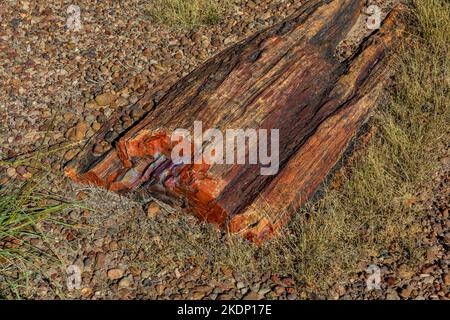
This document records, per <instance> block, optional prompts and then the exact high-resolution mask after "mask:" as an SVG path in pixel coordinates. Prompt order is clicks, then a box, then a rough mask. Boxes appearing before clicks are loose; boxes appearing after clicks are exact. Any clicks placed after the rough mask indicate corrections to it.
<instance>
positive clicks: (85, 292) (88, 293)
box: [81, 287, 93, 298]
mask: <svg viewBox="0 0 450 320" xmlns="http://www.w3.org/2000/svg"><path fill="white" fill-rule="evenodd" d="M92 293H93V291H92V289H91V288H89V287H86V288H83V289H81V295H82V296H83V298H89V297H90V296H91V295H92Z"/></svg>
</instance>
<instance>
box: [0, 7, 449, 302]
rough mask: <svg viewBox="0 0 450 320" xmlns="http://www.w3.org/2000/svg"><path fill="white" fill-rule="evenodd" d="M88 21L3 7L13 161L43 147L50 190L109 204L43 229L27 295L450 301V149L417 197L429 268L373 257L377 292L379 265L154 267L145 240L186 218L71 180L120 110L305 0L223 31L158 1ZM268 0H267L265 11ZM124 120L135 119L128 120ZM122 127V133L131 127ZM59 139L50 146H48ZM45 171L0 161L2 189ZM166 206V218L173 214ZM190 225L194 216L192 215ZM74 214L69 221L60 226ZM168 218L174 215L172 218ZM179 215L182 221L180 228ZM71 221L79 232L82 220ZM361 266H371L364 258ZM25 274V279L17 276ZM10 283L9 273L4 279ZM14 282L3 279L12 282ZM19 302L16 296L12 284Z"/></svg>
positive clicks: (4, 148) (1, 40)
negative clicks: (319, 279) (181, 18)
mask: <svg viewBox="0 0 450 320" xmlns="http://www.w3.org/2000/svg"><path fill="white" fill-rule="evenodd" d="M76 3H77V5H79V6H80V8H81V18H82V29H81V30H80V31H74V30H69V29H68V28H67V27H66V21H67V18H68V14H67V12H66V10H67V7H68V6H69V5H70V4H72V2H71V1H46V2H40V1H39V2H38V1H15V0H5V1H3V3H2V4H1V6H0V122H1V124H2V125H1V126H0V142H1V143H0V155H1V158H2V159H3V158H8V159H9V160H10V161H13V160H16V159H21V157H24V156H25V157H26V156H27V155H29V154H32V152H33V151H35V150H42V147H41V146H46V147H45V150H44V151H43V152H42V156H41V157H40V158H39V161H40V162H41V163H42V165H43V166H44V167H45V168H46V169H49V170H51V171H52V174H51V175H49V186H48V189H50V191H52V192H56V193H64V194H67V193H70V194H74V195H76V197H77V198H78V200H80V201H87V202H89V201H90V200H89V199H97V200H98V199H101V200H102V201H105V203H108V204H109V205H108V210H105V209H104V210H103V211H101V212H96V213H95V214H93V213H92V212H91V211H88V210H72V211H70V212H67V215H66V216H64V217H62V218H61V219H63V221H59V223H49V222H46V223H42V224H39V225H38V227H39V228H41V229H42V230H41V231H42V234H45V237H41V238H35V239H33V240H32V244H33V245H34V246H36V247H37V248H40V249H41V250H42V251H43V252H46V253H47V254H48V257H47V256H46V257H47V258H42V259H40V260H38V261H36V263H35V264H36V266H37V267H38V269H39V271H36V272H33V274H32V275H31V279H30V284H29V285H28V286H26V287H20V288H19V289H18V290H19V292H20V295H21V296H23V297H28V298H38V299H60V298H83V299H220V300H229V299H252V300H253V299H292V300H293V299H448V298H450V294H449V288H450V276H449V273H448V262H449V242H450V230H449V227H450V220H449V217H448V215H449V201H448V200H449V194H450V189H449V179H450V166H449V164H450V161H449V153H447V157H446V158H444V159H443V160H442V164H443V170H441V171H440V172H439V173H436V175H435V177H434V178H433V179H434V180H433V183H432V184H431V185H430V187H429V189H427V190H424V191H423V193H422V194H421V196H420V197H419V198H420V201H418V202H417V203H415V204H414V205H417V206H419V205H420V206H422V207H425V208H426V213H427V214H426V215H424V216H423V217H422V221H421V226H422V228H423V233H422V236H421V237H420V238H419V239H417V241H418V247H421V248H423V249H425V250H426V255H427V262H426V264H424V265H423V266H422V267H421V268H420V269H418V270H416V269H414V270H412V269H410V268H409V267H408V266H407V265H406V264H405V262H404V261H399V260H398V259H396V257H395V256H396V254H395V252H381V253H377V254H374V257H373V261H372V263H373V264H376V265H377V266H378V267H379V268H380V272H381V284H380V286H381V288H380V289H378V290H372V291H368V290H366V279H367V274H366V272H365V270H366V269H367V264H365V265H362V266H361V271H360V272H359V273H357V274H355V275H353V276H352V277H351V278H345V279H340V280H339V281H337V282H336V283H335V284H332V285H330V286H329V289H328V290H318V289H315V288H311V287H309V286H308V285H306V284H304V283H296V282H295V281H294V280H293V279H292V278H290V277H286V276H281V275H273V274H269V273H265V274H253V275H251V277H249V276H248V275H243V274H240V273H239V272H236V271H235V270H232V269H228V268H222V269H220V270H219V272H217V270H213V269H211V268H209V267H205V266H203V265H199V264H198V263H197V262H193V261H195V260H189V259H184V260H183V259H180V260H179V261H168V263H167V266H166V267H165V266H157V267H155V266H153V265H152V264H151V263H150V262H151V260H152V252H151V250H150V249H149V248H146V247H145V245H143V244H145V243H149V242H150V243H151V244H152V245H158V241H160V240H158V238H157V236H155V235H154V234H152V233H151V232H148V229H147V228H149V225H151V224H152V223H153V224H154V221H155V220H158V219H160V218H158V217H161V216H162V217H164V218H167V219H175V220H176V219H177V217H174V216H173V215H170V213H168V214H167V213H161V211H164V210H162V209H161V208H159V206H157V205H155V204H150V208H147V209H146V210H145V211H144V210H143V208H142V207H141V206H140V205H138V204H135V203H132V202H129V201H123V200H122V199H120V198H118V197H117V196H115V195H112V194H108V193H105V192H101V191H99V190H92V189H81V190H80V189H79V187H74V186H72V185H71V184H68V183H67V181H66V180H65V179H64V178H62V177H61V176H60V174H59V173H60V172H61V167H62V166H63V164H64V163H65V162H66V161H68V160H70V159H72V158H73V157H74V156H75V155H76V154H77V152H78V151H79V148H80V146H81V145H82V144H83V142H84V141H85V140H86V139H88V138H89V137H91V136H92V135H93V134H94V133H95V132H96V131H97V130H98V129H99V128H100V126H101V125H102V123H103V122H104V121H105V120H106V119H107V118H108V116H109V115H111V114H112V113H113V112H121V110H122V109H126V107H127V106H129V105H130V104H133V103H134V102H136V101H137V100H139V98H140V97H141V96H142V95H143V94H144V93H145V92H146V91H148V90H151V89H153V90H155V88H158V89H156V90H157V92H158V90H159V91H160V92H161V93H162V92H164V89H167V88H168V87H169V86H170V85H171V84H173V83H174V82H175V81H177V80H178V79H180V78H181V77H182V76H184V75H186V74H187V73H189V72H190V71H192V70H193V69H194V68H195V67H196V66H198V65H199V64H201V63H202V62H204V61H205V60H206V59H208V58H209V57H211V56H212V55H214V54H215V53H217V52H218V51H220V50H222V49H224V48H225V47H227V46H229V45H231V44H232V43H235V42H236V41H238V40H240V39H243V38H244V37H245V36H247V35H249V34H252V33H254V32H255V31H257V30H260V29H262V28H265V27H267V26H269V25H272V24H273V23H275V22H277V21H279V20H281V19H282V18H283V17H285V16H287V15H289V14H291V13H293V12H294V11H295V9H296V8H298V7H299V6H300V5H301V3H300V1H296V0H259V1H243V2H242V3H243V4H242V5H240V6H237V7H236V8H235V9H234V10H233V11H232V12H231V14H230V16H229V17H227V18H226V19H224V20H223V22H221V23H219V24H218V25H215V26H208V27H198V28H195V29H194V30H174V29H169V28H167V27H165V26H160V25H156V24H155V23H153V22H152V21H151V20H150V18H149V15H148V13H147V11H146V9H148V1H147V0H134V1H131V0H130V1H98V2H93V1H87V0H80V1H77V2H76ZM256 3H258V4H257V5H256ZM122 120H123V126H124V127H126V126H128V125H130V124H131V123H132V121H133V115H132V114H131V115H125V116H124V119H122ZM121 129H123V128H121ZM47 146H49V147H48V150H47ZM32 171H33V168H32V167H30V166H27V165H21V166H18V167H12V166H11V167H8V166H0V185H1V184H5V183H7V182H8V181H12V180H16V181H21V180H26V179H29V178H30V177H31V172H32ZM164 214H167V215H164ZM186 219H187V220H188V221H187V223H192V224H195V223H196V222H195V221H190V220H189V219H190V218H189V217H187V218H186ZM61 222H63V223H61ZM160 223H161V222H160ZM175 223H177V222H175ZM69 225H70V226H69ZM356 263H358V262H356ZM70 265H75V266H78V267H79V268H80V271H81V278H82V284H81V288H80V289H76V290H72V291H70V290H68V288H67V283H66V280H67V267H68V266H70ZM10 276H11V277H12V278H20V277H21V274H20V273H19V272H18V271H15V270H13V271H11V274H10ZM0 280H2V279H0ZM5 286H6V282H5V281H0V290H1V289H4V287H5ZM6 295H7V296H10V295H11V296H12V295H13V294H12V293H11V292H8V291H6Z"/></svg>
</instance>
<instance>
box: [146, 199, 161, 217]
mask: <svg viewBox="0 0 450 320" xmlns="http://www.w3.org/2000/svg"><path fill="white" fill-rule="evenodd" d="M160 212H161V208H160V207H159V205H158V204H157V203H156V202H151V203H150V204H149V205H148V207H147V218H150V219H154V218H155V217H156V216H157V215H158V214H159V213H160Z"/></svg>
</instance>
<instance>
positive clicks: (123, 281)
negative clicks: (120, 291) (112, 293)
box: [119, 276, 133, 288]
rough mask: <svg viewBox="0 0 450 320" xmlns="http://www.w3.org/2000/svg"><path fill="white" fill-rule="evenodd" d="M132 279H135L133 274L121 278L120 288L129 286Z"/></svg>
mask: <svg viewBox="0 0 450 320" xmlns="http://www.w3.org/2000/svg"><path fill="white" fill-rule="evenodd" d="M132 281H133V279H132V277H131V276H128V277H125V278H122V279H120V281H119V288H128V287H129V286H130V285H131V282H132Z"/></svg>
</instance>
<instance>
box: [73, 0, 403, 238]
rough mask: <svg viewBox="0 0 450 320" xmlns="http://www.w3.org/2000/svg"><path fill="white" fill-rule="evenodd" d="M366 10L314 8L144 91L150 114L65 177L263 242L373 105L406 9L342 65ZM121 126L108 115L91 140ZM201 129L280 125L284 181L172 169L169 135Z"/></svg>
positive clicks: (309, 191)
mask: <svg viewBox="0 0 450 320" xmlns="http://www.w3.org/2000/svg"><path fill="white" fill-rule="evenodd" d="M362 9H363V1H357V0H335V1H331V0H330V1H324V0H322V1H314V0H311V1H307V2H306V3H305V5H304V6H303V7H302V9H301V10H300V11H299V12H298V13H297V14H296V15H294V16H292V17H290V18H288V19H287V20H285V21H283V22H282V23H280V24H278V25H276V26H274V27H271V28H269V29H267V30H265V31H262V32H260V33H257V34H255V35H254V36H252V37H251V38H249V39H247V40H245V41H243V42H240V43H238V44H236V45H234V46H232V47H230V48H228V49H227V50H225V51H224V52H222V53H220V54H218V55H217V56H215V57H213V58H212V59H210V60H209V61H207V62H206V63H205V64H204V65H202V66H201V67H200V68H198V69H197V70H195V71H194V72H192V73H191V74H190V75H188V76H187V77H185V78H184V79H182V80H181V81H179V82H178V83H176V84H175V85H174V86H173V87H172V88H170V90H168V92H167V93H166V94H165V95H164V96H163V97H162V99H161V100H159V101H158V102H157V103H154V104H151V106H150V107H148V106H149V103H150V102H151V101H153V100H152V93H148V94H147V95H146V96H145V97H144V98H143V99H142V100H141V101H139V102H138V103H137V105H136V106H138V107H139V106H141V107H143V108H146V110H147V113H146V114H145V116H144V117H142V118H141V119H140V120H139V121H137V122H136V123H135V124H134V125H133V126H132V127H131V128H129V129H128V130H127V131H126V132H124V133H123V134H122V135H120V136H119V137H118V138H117V139H116V140H115V141H114V142H113V144H112V147H111V148H110V149H109V150H108V151H107V152H105V153H104V154H101V155H96V154H94V153H93V151H92V144H90V145H88V146H87V147H86V148H85V151H84V153H83V154H81V155H80V156H79V157H78V158H76V159H75V160H74V161H72V162H71V163H70V164H69V165H68V166H67V168H66V174H67V175H68V176H69V177H71V178H72V179H73V180H74V181H77V182H80V183H87V184H94V185H98V186H101V187H104V188H107V189H109V190H112V191H116V192H119V193H122V194H127V193H133V194H137V195H141V196H146V195H152V196H154V197H157V198H159V199H161V200H162V201H165V202H167V203H169V204H171V205H173V206H177V207H179V208H183V210H186V211H188V212H190V213H193V214H195V215H196V216H198V217H199V218H201V219H204V220H206V221H209V222H213V223H215V224H217V225H218V226H219V227H221V228H224V229H226V230H230V231H232V232H239V233H242V234H244V235H245V236H246V237H247V238H249V239H252V240H253V241H255V242H260V241H262V240H264V239H265V238H267V237H269V236H270V235H271V234H273V232H274V231H275V230H277V229H278V228H279V227H280V226H282V225H283V224H285V223H286V222H287V221H288V218H289V216H290V214H292V213H293V212H295V211H296V210H298V208H300V207H301V206H302V205H304V204H305V202H306V201H308V199H310V198H311V197H312V195H313V194H314V193H315V192H316V191H317V189H318V188H319V186H320V185H321V184H322V183H323V181H324V180H325V178H326V176H327V175H328V174H329V173H330V172H331V171H332V169H333V167H334V166H335V165H336V163H337V162H338V160H339V159H340V158H341V156H342V154H343V153H344V151H345V150H346V149H347V146H348V145H349V143H350V142H351V140H352V139H353V138H354V137H355V135H356V134H357V131H358V129H359V128H360V127H361V125H362V124H363V123H364V122H365V120H366V119H367V116H368V114H369V112H370V110H371V109H372V108H373V106H374V104H375V101H376V99H377V96H378V93H379V91H380V89H381V87H382V80H383V79H384V78H385V74H384V71H385V67H386V61H387V59H386V55H387V53H388V52H389V50H390V49H391V48H392V47H393V45H394V44H395V40H396V38H398V37H399V34H400V30H399V29H398V28H397V27H396V25H395V20H396V17H397V16H398V10H393V11H392V12H391V13H390V14H389V15H388V17H387V18H386V19H385V20H384V22H383V25H382V28H381V29H380V30H377V31H374V32H373V33H372V34H370V35H369V36H368V37H367V38H365V39H364V40H363V41H362V42H361V43H360V44H359V45H357V46H355V48H354V49H353V51H352V53H351V54H350V55H348V56H347V57H345V58H343V59H340V58H339V57H338V56H337V53H336V52H337V48H338V46H339V45H340V44H341V42H342V41H343V40H345V39H346V38H347V37H348V34H349V33H350V32H351V30H352V28H353V27H354V26H355V24H356V23H357V22H358V21H360V19H361V10H362ZM136 106H134V107H136ZM117 121H118V118H117V117H113V118H112V119H110V120H109V121H108V122H107V123H106V124H105V125H104V127H103V128H102V129H101V130H100V131H99V133H98V134H97V135H96V136H95V137H94V138H93V142H92V143H96V142H99V141H101V140H103V139H104V138H105V135H106V134H107V133H108V132H109V131H110V130H112V128H113V126H114V123H115V122H117ZM194 121H201V122H202V124H203V127H204V130H206V129H209V128H215V129H219V130H220V131H222V132H225V130H227V129H244V130H246V129H267V130H270V129H278V130H279V163H280V170H279V172H278V174H276V175H261V174H260V169H261V164H234V165H227V164H217V163H216V164H207V163H201V164H183V163H182V164H180V163H175V162H174V161H172V159H171V153H172V149H173V148H174V146H175V142H174V141H172V140H171V139H170V137H171V134H172V133H173V132H174V131H175V130H176V129H178V128H185V129H189V128H193V124H194ZM178 142H179V141H178ZM185 143H186V142H185ZM206 147H207V145H203V146H202V148H206ZM247 152H248V150H247ZM267 207H269V208H270V210H266V209H259V208H267Z"/></svg>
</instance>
